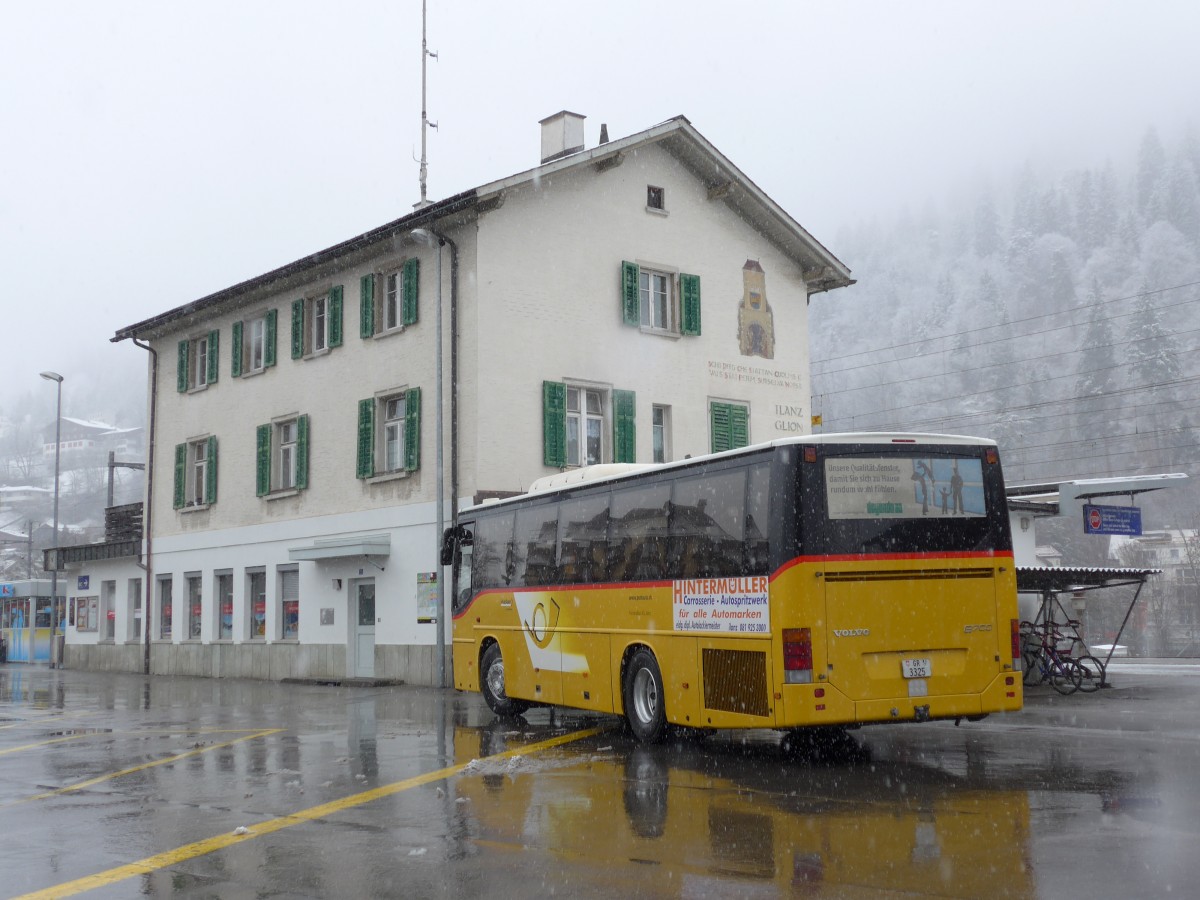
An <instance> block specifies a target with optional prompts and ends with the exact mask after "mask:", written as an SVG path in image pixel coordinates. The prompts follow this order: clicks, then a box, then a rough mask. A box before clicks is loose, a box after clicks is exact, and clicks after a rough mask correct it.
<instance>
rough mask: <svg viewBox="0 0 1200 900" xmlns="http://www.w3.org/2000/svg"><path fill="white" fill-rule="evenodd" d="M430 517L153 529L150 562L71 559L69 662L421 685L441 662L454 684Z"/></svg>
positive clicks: (437, 672) (379, 513) (85, 666)
mask: <svg viewBox="0 0 1200 900" xmlns="http://www.w3.org/2000/svg"><path fill="white" fill-rule="evenodd" d="M436 513H437V511H436V507H435V505H433V504H419V505H410V506H402V507H394V508H390V509H382V510H373V511H368V512H362V513H354V514H348V515H341V516H318V517H313V518H310V519H299V520H290V521H281V522H277V523H275V522H264V523H261V524H256V525H253V526H248V527H243V528H236V529H228V530H224V531H209V530H197V531H196V532H195V533H194V534H191V533H183V534H180V535H175V536H171V537H165V538H164V537H159V538H156V539H155V540H154V542H153V544H152V546H151V554H150V563H149V565H142V564H141V562H140V561H139V560H137V559H133V558H124V559H110V560H97V561H89V562H83V563H78V564H74V565H72V566H71V567H70V568H69V569H68V570H66V571H64V572H62V573H61V574H60V579H61V580H62V581H64V582H65V584H66V595H67V622H66V652H65V657H64V661H65V665H66V667H67V668H70V669H82V670H92V671H114V672H141V671H143V670H144V668H145V666H146V664H147V661H148V663H149V669H150V672H151V673H152V674H161V675H191V676H200V677H211V678H260V679H268V680H275V681H279V680H283V679H304V680H330V681H343V680H346V679H356V678H358V679H376V680H388V681H397V682H403V683H406V684H416V685H438V684H439V682H440V679H441V676H442V672H443V671H444V672H445V677H446V679H447V681H448V680H449V677H450V675H449V673H450V671H451V665H450V661H449V660H450V652H449V646H450V644H451V637H450V625H449V622H448V621H446V622H445V623H444V625H443V624H441V623H439V616H438V611H439V603H442V605H447V604H446V603H444V601H443V599H442V595H441V592H440V591H439V588H440V585H439V581H440V579H441V576H442V572H441V568H440V566H439V565H438V556H439V552H438V551H439V548H440V535H439V534H438V528H437V518H436ZM439 627H444V628H445V629H446V630H445V632H444V634H443V635H442V646H443V647H444V651H443V652H444V654H445V655H444V660H445V664H444V670H443V669H442V668H441V667H439V664H438V663H439V659H438V647H439V632H438V629H439ZM147 638H148V640H147Z"/></svg>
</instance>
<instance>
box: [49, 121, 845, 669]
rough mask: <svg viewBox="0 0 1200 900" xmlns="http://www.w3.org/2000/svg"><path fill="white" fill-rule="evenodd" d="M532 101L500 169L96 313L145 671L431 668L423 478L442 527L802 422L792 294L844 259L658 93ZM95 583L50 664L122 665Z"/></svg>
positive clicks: (127, 611)
mask: <svg viewBox="0 0 1200 900" xmlns="http://www.w3.org/2000/svg"><path fill="white" fill-rule="evenodd" d="M542 127H543V150H542V155H543V162H542V163H541V164H540V165H538V166H537V167H535V168H532V169H530V170H529V171H526V172H522V173H520V174H517V175H513V176H510V177H507V178H503V179H500V180H498V181H494V182H492V183H490V184H486V185H483V186H481V187H478V188H476V189H474V190H470V191H466V192H464V193H462V194H459V195H457V196H454V197H450V198H448V199H446V200H443V201H440V202H437V203H433V204H430V205H427V206H425V207H423V208H419V209H417V210H416V211H415V212H412V213H411V214H409V215H406V216H404V217H403V218H400V219H398V220H396V221H394V222H390V223H388V224H386V225H383V226H381V227H379V228H377V229H374V230H373V231H370V232H368V233H366V234H362V235H359V236H357V237H354V238H352V239H350V240H347V241H345V242H343V243H341V244H339V245H337V246H335V247H331V248H329V249H327V250H323V251H321V252H318V253H314V254H313V255H311V256H308V257H306V258H304V259H300V260H297V261H295V262H293V263H290V264H288V265H285V266H283V267H281V268H278V269H275V270H273V271H270V272H267V273H265V274H263V275H261V276H258V277H256V278H253V279H251V280H249V281H246V282H244V283H242V284H238V285H235V286H233V287H230V288H227V289H225V290H222V291H219V292H217V293H215V294H212V295H210V296H208V297H203V298H201V299H198V300H194V301H192V302H190V303H186V304H184V305H182V306H178V307H176V308H173V309H170V310H168V311H166V312H163V313H162V314H160V315H157V316H154V317H153V318H150V319H147V320H145V321H142V322H138V323H136V324H134V325H131V326H129V327H127V328H122V329H121V330H120V331H118V332H117V333H116V335H115V337H114V338H113V340H116V341H122V340H128V339H132V340H134V341H135V342H137V344H138V345H139V346H144V347H146V348H147V349H148V350H149V354H148V359H149V377H150V387H151V390H150V397H151V398H152V399H151V407H152V408H151V416H150V422H151V435H152V443H153V450H152V456H151V471H150V473H149V474H150V477H149V478H148V488H147V494H148V499H147V505H146V534H147V539H146V542H145V547H146V553H145V556H144V561H145V565H146V568H145V570H144V571H142V570H138V569H136V568H134V567H132V566H131V565H127V566H126V567H127V568H128V569H129V571H128V573H127V574H128V578H127V579H125V580H126V581H128V580H130V579H135V578H141V579H145V581H144V582H141V584H144V586H145V594H146V597H147V599H146V601H145V603H146V605H147V607H148V608H147V609H146V610H145V614H146V615H148V622H149V637H150V639H151V641H150V648H149V658H150V661H151V663H150V664H151V669H152V671H155V672H170V673H180V674H198V675H211V676H226V675H228V676H234V675H236V676H252V677H263V678H288V677H301V678H344V677H354V676H360V677H376V678H381V677H382V678H395V679H401V680H404V681H407V682H409V683H418V684H431V683H435V681H436V678H437V673H438V660H437V658H436V652H435V650H436V647H437V643H438V634H437V628H438V626H437V625H436V624H435V621H434V620H435V619H436V615H437V610H436V599H435V598H436V596H437V590H436V588H437V585H436V579H437V577H438V574H439V572H438V570H439V566H438V563H437V549H438V544H439V532H438V520H439V504H438V488H439V484H440V485H441V486H442V490H443V492H444V493H443V498H444V501H443V504H442V505H441V514H442V516H441V517H442V520H443V523H444V524H446V525H448V524H450V519H451V518H452V515H453V511H454V509H456V508H458V507H460V506H461V505H464V504H469V503H471V502H473V501H474V500H478V499H481V498H484V497H487V496H495V495H502V494H506V493H509V492H519V491H523V490H525V489H526V488H527V487H528V486H529V484H530V483H531V482H532V481H533V480H535V479H536V478H539V477H541V476H543V475H546V474H550V473H553V472H555V471H559V470H561V469H565V468H569V467H574V466H579V465H584V464H588V463H590V462H625V461H628V462H633V461H636V462H652V461H655V460H672V459H678V458H682V457H684V456H686V455H688V454H692V455H695V454H700V453H707V452H710V451H712V450H715V449H724V448H726V447H730V446H739V445H742V444H746V443H754V442H758V441H765V440H768V439H771V438H775V437H780V436H784V435H788V434H797V433H807V432H808V431H809V427H810V406H809V398H810V386H809V355H808V304H809V300H810V297H811V295H813V294H815V293H819V292H823V291H828V290H830V289H834V288H838V287H842V286H845V285H847V284H850V283H852V280H851V278H850V273H849V270H848V269H847V268H846V267H845V266H844V265H843V264H842V263H841V262H840V261H839V260H838V259H836V258H835V257H834V256H833V255H832V254H831V253H829V251H827V250H826V249H825V248H824V247H823V246H821V244H820V243H818V242H817V241H816V240H815V239H814V238H813V237H812V236H810V235H809V234H808V233H807V232H806V231H805V230H804V229H803V228H802V227H801V226H800V225H799V224H797V223H796V222H795V221H794V220H793V219H792V218H791V217H790V216H789V215H788V214H787V213H786V212H784V210H782V209H781V208H780V207H779V206H778V205H776V204H775V203H774V202H773V201H772V200H771V199H770V198H769V197H767V196H766V195H765V194H764V193H763V192H762V191H761V190H759V189H758V188H757V187H756V186H755V185H754V183H753V182H752V181H750V180H749V179H748V178H747V177H746V176H745V175H743V174H742V173H741V172H740V171H739V170H738V169H737V167H736V166H734V165H733V164H732V163H731V162H730V161H729V160H728V159H726V158H725V157H724V156H722V155H721V153H720V152H718V151H717V150H716V149H715V148H714V147H713V146H712V145H711V144H709V143H708V141H706V140H705V139H704V137H703V136H701V135H700V134H699V133H698V132H697V131H696V129H695V128H694V127H693V126H692V125H691V124H690V123H689V122H688V121H687V120H686V119H684V118H675V119H671V120H669V121H667V122H664V123H662V124H660V125H657V126H655V127H653V128H650V129H648V130H646V131H643V132H641V133H638V134H635V135H633V136H631V137H628V138H624V139H621V140H615V141H611V142H606V143H602V144H600V145H598V146H595V147H591V148H585V147H583V146H581V145H582V135H583V117H581V116H577V115H575V114H573V113H567V112H564V113H560V114H558V115H556V116H551V117H550V118H548V119H546V120H544V121H543V123H542ZM439 309H440V313H441V315H440V323H439ZM439 335H440V337H441V342H440V346H439V342H438V337H439ZM439 351H440V352H439ZM439 372H440V379H441V390H440V391H439ZM439 397H440V401H441V402H440V413H439ZM439 421H440V422H441V425H442V427H441V434H440V435H439V434H438V423H439ZM439 449H440V455H439ZM78 574H83V572H82V569H80V570H78V572H76V573H71V577H72V578H75V577H76V576H77V575H78ZM105 580H113V579H111V578H110V577H109V576H105ZM118 580H119V579H118ZM89 583H90V581H89ZM107 589H108V588H106V590H107ZM111 594H112V597H113V598H115V599H114V606H115V610H114V612H115V620H114V622H113V626H112V629H111V638H110V639H109V641H108V642H107V643H106V641H104V640H99V639H98V637H99V636H98V635H97V639H92V638H91V633H90V632H89V635H88V640H87V641H86V642H85V641H83V640H72V638H71V636H70V633H69V634H68V656H67V664H68V665H69V666H72V667H101V666H105V667H118V668H120V667H126V668H131V669H139V668H140V665H141V660H142V653H143V652H144V648H143V647H142V646H140V641H139V640H135V639H133V638H131V637H130V635H132V634H134V633H135V629H134V628H133V627H132V626H131V623H132V621H133V618H134V617H135V616H138V617H140V616H141V615H142V611H141V610H138V609H135V603H136V601H135V599H133V595H132V594H131V593H130V591H129V586H128V584H124V583H118V584H114V585H112V587H111ZM137 633H138V634H139V635H141V634H144V633H142V632H137ZM85 643H87V644H88V646H86V647H85V646H84V644H85Z"/></svg>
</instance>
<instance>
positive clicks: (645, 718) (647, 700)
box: [624, 647, 667, 744]
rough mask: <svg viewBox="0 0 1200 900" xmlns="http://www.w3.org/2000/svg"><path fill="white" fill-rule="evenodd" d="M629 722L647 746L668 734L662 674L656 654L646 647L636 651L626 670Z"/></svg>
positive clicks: (626, 709) (627, 714) (627, 716)
mask: <svg viewBox="0 0 1200 900" xmlns="http://www.w3.org/2000/svg"><path fill="white" fill-rule="evenodd" d="M624 687H625V697H624V700H625V718H626V720H627V721H628V722H629V730H630V731H632V732H633V736H634V737H635V738H637V739H638V740H639V741H641V742H642V743H643V744H655V743H658V742H659V741H661V740H662V739H663V737H664V736H665V734H666V732H667V710H666V706H665V705H664V703H663V681H662V672H661V671H660V670H659V668H658V660H656V659H655V658H654V654H653V653H651V652H650V651H649V650H647V649H645V648H644V647H643V648H641V649H639V650H635V651H634V654H633V656H631V657H630V658H629V665H628V666H626V668H625V685H624Z"/></svg>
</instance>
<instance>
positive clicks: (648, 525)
mask: <svg viewBox="0 0 1200 900" xmlns="http://www.w3.org/2000/svg"><path fill="white" fill-rule="evenodd" d="M670 500H671V485H670V484H669V483H668V484H652V485H646V486H642V487H635V488H630V489H627V490H623V491H614V492H613V495H612V509H611V512H610V518H609V531H608V565H609V580H610V581H644V580H649V581H657V580H659V579H661V578H664V577H666V556H667V554H666V551H667V537H668V530H667V521H668V519H667V516H668V512H669V511H670V506H671V504H670Z"/></svg>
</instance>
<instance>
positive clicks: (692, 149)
mask: <svg viewBox="0 0 1200 900" xmlns="http://www.w3.org/2000/svg"><path fill="white" fill-rule="evenodd" d="M649 144H659V145H661V146H662V147H663V148H664V149H665V150H666V151H667V152H669V153H670V154H671V155H672V156H674V157H675V158H676V159H677V160H679V163H680V164H681V165H682V166H683V167H684V168H686V169H687V170H688V171H689V172H691V173H692V174H693V175H694V176H695V177H696V178H698V179H699V180H700V181H701V183H703V184H704V185H705V186H706V187H707V188H708V193H709V197H710V199H712V200H714V201H721V202H723V203H725V204H726V205H727V206H729V207H730V208H731V209H732V210H734V212H736V213H737V214H738V215H739V216H741V217H742V218H743V219H744V220H746V221H747V222H749V223H750V224H751V225H752V226H753V227H754V228H756V229H757V230H758V231H759V232H760V233H761V234H762V235H763V236H764V237H765V238H766V239H767V240H769V241H770V242H771V243H773V244H774V245H775V246H776V247H778V248H779V249H780V251H781V252H783V253H785V254H786V255H788V256H789V257H791V258H793V259H796V260H797V261H798V262H799V263H800V265H801V269H802V271H803V273H804V278H805V281H806V282H807V283H808V287H809V292H810V293H819V292H821V291H828V290H832V289H834V288H839V287H845V286H847V285H850V284H853V283H854V279H853V278H851V277H850V270H849V269H848V268H847V267H846V265H845V264H844V263H842V262H841V261H840V260H839V259H838V258H837V257H835V256H834V255H833V254H832V253H830V252H829V250H827V249H826V248H825V247H824V246H823V245H822V244H821V243H820V242H819V241H818V240H817V239H816V238H814V237H813V236H812V235H811V234H809V233H808V232H807V231H806V230H805V229H804V228H803V227H801V226H800V224H799V223H798V222H797V221H796V220H795V219H793V218H792V217H791V216H790V215H788V214H787V213H786V212H785V211H784V210H783V208H782V207H780V206H779V205H778V204H777V203H775V201H774V200H772V199H771V198H770V197H768V196H767V195H766V194H765V193H764V192H763V191H762V190H761V189H760V188H759V187H758V186H757V185H756V184H755V183H754V182H753V181H751V180H750V179H749V178H747V177H746V175H745V174H744V173H743V172H742V171H741V170H740V169H739V168H738V167H737V166H735V165H734V164H733V163H732V162H730V161H729V160H728V159H727V158H726V157H725V156H724V155H723V154H722V153H720V152H719V151H718V150H717V149H716V148H715V147H714V146H713V145H712V144H710V143H709V142H708V141H707V140H706V139H705V138H704V137H703V136H702V135H701V134H700V132H698V131H697V130H696V129H695V128H694V127H693V126H692V124H691V122H689V121H688V120H687V119H686V118H684V117H683V116H676V117H675V118H672V119H668V120H667V121H665V122H663V123H661V124H659V125H655V126H654V127H653V128H648V129H646V130H645V131H641V132H638V133H637V134H633V135H630V136H629V137H626V138H621V139H620V140H616V141H610V142H608V143H605V144H600V145H598V146H596V147H593V148H592V149H590V150H581V151H579V152H578V153H573V154H570V155H568V156H564V157H561V158H559V159H555V160H553V161H551V162H548V163H545V164H543V165H540V166H537V167H535V168H532V169H528V170H526V171H524V172H520V173H518V174H516V175H510V176H508V177H507V178H502V179H499V180H497V181H493V182H490V183H488V184H485V185H483V186H481V187H478V188H473V189H471V190H469V191H464V192H462V193H460V194H455V195H454V196H453V197H448V198H447V199H445V200H442V201H439V202H437V203H431V204H429V205H427V206H424V207H422V208H420V209H417V210H415V211H414V212H411V213H409V214H408V215H406V216H402V217H400V218H399V219H395V220H393V221H391V222H388V223H387V224H385V225H381V226H379V227H378V228H373V229H371V230H370V231H367V232H364V233H363V234H360V235H358V236H357V237H353V238H350V239H349V240H347V241H342V242H341V243H339V244H335V245H334V246H332V247H329V248H327V249H325V250H321V251H318V252H317V253H313V254H311V255H310V256H306V257H303V258H302V259H298V260H296V261H294V262H291V263H288V264H287V265H285V266H280V267H279V268H277V269H273V270H271V271H269V272H265V273H263V274H262V275H258V276H256V277H254V278H250V279H248V280H246V281H243V282H241V283H239V284H235V285H233V286H231V287H228V288H225V289H223V290H220V291H217V292H216V293H214V294H209V295H208V296H207V297H201V298H200V299H199V300H193V301H192V302H190V303H185V304H183V305H182V306H177V307H175V308H174V309H171V310H168V311H167V312H164V313H160V314H158V315H156V316H152V317H151V318H149V319H144V320H143V321H141V322H135V323H134V324H133V325H129V326H127V327H125V328H121V329H119V330H118V331H117V332H116V334H115V335H113V337H112V340H113V341H114V342H115V341H123V340H127V339H130V338H146V337H153V336H155V335H156V334H158V333H162V332H163V331H166V330H168V329H169V328H170V327H171V326H172V325H173V324H174V323H175V322H177V321H179V320H181V319H185V318H188V317H190V316H192V315H193V314H195V313H199V312H203V311H205V310H207V309H210V308H213V307H216V306H219V305H221V304H223V303H225V302H228V301H231V300H234V299H237V298H240V297H242V296H243V295H246V294H250V293H252V292H256V291H264V290H267V289H270V288H271V287H272V286H273V285H279V284H281V283H284V282H287V281H288V280H290V279H293V278H297V277H299V276H302V275H305V276H309V275H311V273H314V272H320V271H322V270H323V269H331V268H333V267H335V265H337V264H342V263H344V259H345V257H348V256H352V255H354V254H356V253H360V252H363V251H366V250H368V249H369V248H372V247H374V246H375V245H377V244H379V243H381V242H383V241H386V240H391V239H395V238H398V237H401V236H403V235H405V234H407V233H409V232H412V231H413V230H414V229H417V228H433V227H436V226H437V223H445V222H447V221H448V220H449V221H453V220H454V219H455V218H457V217H462V216H468V215H470V214H472V213H475V212H482V211H485V210H487V209H489V208H492V207H494V206H495V205H496V204H497V203H499V202H501V201H502V200H503V198H504V194H505V192H506V191H508V190H511V189H514V188H517V187H521V186H524V185H527V184H530V183H534V182H536V180H538V179H540V178H544V177H546V176H547V175H552V174H555V173H558V172H563V171H567V170H570V169H578V168H582V167H584V166H594V167H595V168H596V169H598V170H603V169H606V168H610V167H612V166H615V165H619V164H620V162H621V161H622V159H623V158H624V154H626V153H628V152H630V151H632V150H634V149H636V148H638V147H642V146H646V145H649ZM443 227H444V225H443Z"/></svg>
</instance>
